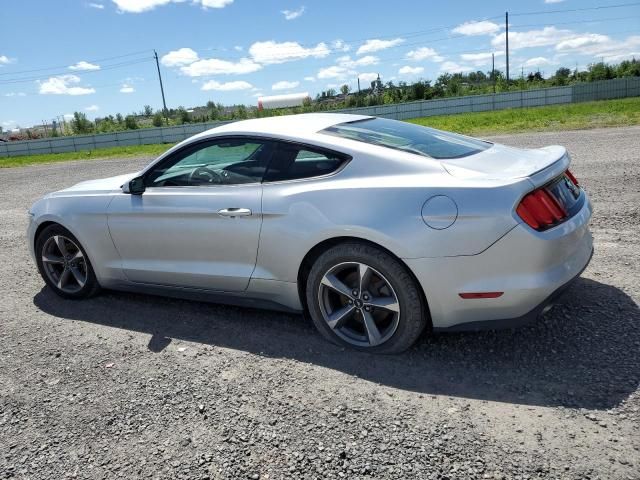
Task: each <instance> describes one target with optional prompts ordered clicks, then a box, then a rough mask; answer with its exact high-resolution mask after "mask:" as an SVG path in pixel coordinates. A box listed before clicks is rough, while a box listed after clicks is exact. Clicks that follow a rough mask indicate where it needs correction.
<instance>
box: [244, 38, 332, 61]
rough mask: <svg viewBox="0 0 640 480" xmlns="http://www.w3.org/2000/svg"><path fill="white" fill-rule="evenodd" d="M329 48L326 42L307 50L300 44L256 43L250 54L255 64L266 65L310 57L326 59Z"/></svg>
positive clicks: (250, 49) (270, 41)
mask: <svg viewBox="0 0 640 480" xmlns="http://www.w3.org/2000/svg"><path fill="white" fill-rule="evenodd" d="M329 53H330V52H329V48H328V47H327V45H326V44H325V43H324V42H321V43H319V44H318V45H316V46H315V47H313V48H305V47H303V46H302V45H300V44H299V43H298V42H281V43H278V42H274V41H273V40H269V41H266V42H255V43H254V44H253V45H251V47H249V54H250V55H251V58H253V60H254V61H255V62H258V63H262V64H265V65H268V64H274V63H285V62H291V61H294V60H302V59H305V58H308V57H314V58H324V57H326V56H327V55H329Z"/></svg>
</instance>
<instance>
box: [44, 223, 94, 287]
mask: <svg viewBox="0 0 640 480" xmlns="http://www.w3.org/2000/svg"><path fill="white" fill-rule="evenodd" d="M41 255H42V266H43V267H44V271H45V273H46V275H47V277H48V278H49V280H50V281H51V282H52V283H53V284H54V285H55V286H56V287H57V288H58V289H60V290H61V291H63V292H65V293H77V292H79V291H80V290H82V288H83V287H84V286H85V285H86V283H87V278H88V272H87V261H86V259H85V257H84V254H83V253H82V250H80V247H78V245H77V244H76V243H75V242H74V241H73V240H71V239H69V238H68V237H65V236H63V235H53V236H51V237H49V238H48V239H47V241H46V242H45V243H44V245H43V246H42V252H41Z"/></svg>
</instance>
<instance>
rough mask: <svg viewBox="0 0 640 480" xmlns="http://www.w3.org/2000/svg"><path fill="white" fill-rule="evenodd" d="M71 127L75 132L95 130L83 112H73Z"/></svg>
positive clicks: (81, 132)
mask: <svg viewBox="0 0 640 480" xmlns="http://www.w3.org/2000/svg"><path fill="white" fill-rule="evenodd" d="M71 129H72V130H73V133H76V134H83V133H91V132H92V131H93V125H92V124H91V122H90V121H89V120H87V116H86V115H85V114H84V113H82V112H73V119H72V120H71Z"/></svg>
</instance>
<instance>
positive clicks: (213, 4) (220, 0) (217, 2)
mask: <svg viewBox="0 0 640 480" xmlns="http://www.w3.org/2000/svg"><path fill="white" fill-rule="evenodd" d="M195 3H198V2H197V0H196V1H195ZM200 3H201V4H202V6H203V7H204V8H224V7H226V6H227V5H231V4H232V3H233V0H200Z"/></svg>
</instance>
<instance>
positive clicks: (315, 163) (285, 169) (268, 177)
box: [265, 144, 349, 182]
mask: <svg viewBox="0 0 640 480" xmlns="http://www.w3.org/2000/svg"><path fill="white" fill-rule="evenodd" d="M348 159H349V157H347V156H345V155H341V154H337V153H333V152H327V151H321V150H314V149H312V148H307V147H303V146H298V145H289V144H280V145H278V148H277V149H276V151H275V152H274V154H273V157H272V159H271V162H270V163H269V168H268V169H267V172H266V174H265V181H270V182H274V181H281V180H298V179H302V178H313V177H321V176H323V175H329V174H331V173H333V172H335V171H337V170H338V169H340V168H341V167H342V166H343V165H344V164H345V163H346V162H347V161H348Z"/></svg>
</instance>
